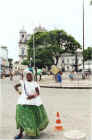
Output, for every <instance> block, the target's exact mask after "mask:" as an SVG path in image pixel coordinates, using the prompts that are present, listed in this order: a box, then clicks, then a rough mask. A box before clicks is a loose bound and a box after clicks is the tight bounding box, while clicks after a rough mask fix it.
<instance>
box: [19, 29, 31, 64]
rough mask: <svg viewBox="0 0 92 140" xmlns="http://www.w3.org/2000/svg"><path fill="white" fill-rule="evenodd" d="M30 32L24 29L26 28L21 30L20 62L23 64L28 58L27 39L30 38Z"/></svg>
mask: <svg viewBox="0 0 92 140" xmlns="http://www.w3.org/2000/svg"><path fill="white" fill-rule="evenodd" d="M30 36H31V35H30V34H27V32H26V31H25V30H24V28H23V29H22V30H21V31H20V32H19V43H18V46H19V64H21V63H22V62H23V61H24V60H25V59H27V49H28V46H27V40H29V38H30Z"/></svg>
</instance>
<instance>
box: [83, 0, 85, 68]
mask: <svg viewBox="0 0 92 140" xmlns="http://www.w3.org/2000/svg"><path fill="white" fill-rule="evenodd" d="M84 17H85V14H84V0H83V69H84V37H85V36H84V35H85V34H84Z"/></svg>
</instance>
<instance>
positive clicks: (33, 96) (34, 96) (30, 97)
mask: <svg viewBox="0 0 92 140" xmlns="http://www.w3.org/2000/svg"><path fill="white" fill-rule="evenodd" d="M37 96H38V95H37V94H36V93H35V94H34V95H30V96H28V97H27V99H30V100H31V99H33V98H36V97H37Z"/></svg>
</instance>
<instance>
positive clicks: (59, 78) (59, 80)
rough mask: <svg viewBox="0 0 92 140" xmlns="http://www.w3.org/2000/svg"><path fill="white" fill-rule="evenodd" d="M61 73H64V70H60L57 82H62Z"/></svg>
mask: <svg viewBox="0 0 92 140" xmlns="http://www.w3.org/2000/svg"><path fill="white" fill-rule="evenodd" d="M61 75H62V72H61V71H59V72H58V74H57V82H58V83H62V76H61Z"/></svg>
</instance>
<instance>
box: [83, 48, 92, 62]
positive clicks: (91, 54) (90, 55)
mask: <svg viewBox="0 0 92 140" xmlns="http://www.w3.org/2000/svg"><path fill="white" fill-rule="evenodd" d="M84 60H92V47H88V48H87V49H85V50H84Z"/></svg>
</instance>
